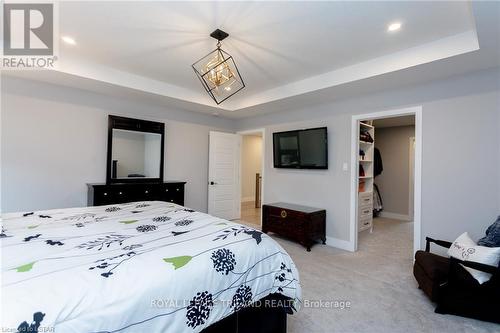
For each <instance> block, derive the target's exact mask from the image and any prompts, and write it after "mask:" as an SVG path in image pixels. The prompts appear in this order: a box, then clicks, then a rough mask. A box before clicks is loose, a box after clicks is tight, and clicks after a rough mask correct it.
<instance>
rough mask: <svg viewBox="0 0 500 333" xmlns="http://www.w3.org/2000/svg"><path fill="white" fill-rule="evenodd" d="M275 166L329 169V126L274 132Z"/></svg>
mask: <svg viewBox="0 0 500 333" xmlns="http://www.w3.org/2000/svg"><path fill="white" fill-rule="evenodd" d="M273 146H274V167H275V168H287V169H328V138H327V128H326V127H320V128H310V129H303V130H296V131H287V132H278V133H273Z"/></svg>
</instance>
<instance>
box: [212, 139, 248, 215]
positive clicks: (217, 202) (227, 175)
mask: <svg viewBox="0 0 500 333" xmlns="http://www.w3.org/2000/svg"><path fill="white" fill-rule="evenodd" d="M209 142H210V143H209V158H208V213H209V214H210V215H213V216H217V217H220V218H224V219H227V220H234V219H239V218H240V206H241V189H240V149H241V136H240V135H238V134H231V133H223V132H213V131H211V132H210V140H209Z"/></svg>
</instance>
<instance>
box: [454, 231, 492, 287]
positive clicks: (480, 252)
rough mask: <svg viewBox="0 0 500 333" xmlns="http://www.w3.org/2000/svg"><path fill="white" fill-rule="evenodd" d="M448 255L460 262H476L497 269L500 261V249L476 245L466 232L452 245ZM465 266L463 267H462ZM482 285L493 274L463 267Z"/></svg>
mask: <svg viewBox="0 0 500 333" xmlns="http://www.w3.org/2000/svg"><path fill="white" fill-rule="evenodd" d="M448 255H449V256H450V257H453V258H457V259H460V260H467V261H474V262H479V263H482V264H486V265H490V266H494V267H497V266H498V262H499V261H500V247H486V246H479V245H476V242H474V241H473V240H472V239H471V238H470V237H469V234H468V233H466V232H464V233H463V234H461V235H460V236H458V238H457V239H456V240H455V241H454V242H453V243H452V244H451V246H450V249H449V250H448ZM462 266H463V265H462ZM463 267H464V268H465V269H466V270H467V271H468V272H469V273H470V274H471V275H472V276H473V277H474V279H476V280H477V282H479V283H480V284H483V283H485V282H486V281H488V280H489V279H490V278H491V274H489V273H485V272H481V271H479V270H477V269H472V268H469V267H465V266H463Z"/></svg>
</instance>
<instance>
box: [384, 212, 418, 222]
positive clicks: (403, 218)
mask: <svg viewBox="0 0 500 333" xmlns="http://www.w3.org/2000/svg"><path fill="white" fill-rule="evenodd" d="M379 216H380V217H384V218H386V219H393V220H401V221H411V218H410V216H409V215H405V214H398V213H391V212H386V211H385V210H384V211H381V212H380V214H379Z"/></svg>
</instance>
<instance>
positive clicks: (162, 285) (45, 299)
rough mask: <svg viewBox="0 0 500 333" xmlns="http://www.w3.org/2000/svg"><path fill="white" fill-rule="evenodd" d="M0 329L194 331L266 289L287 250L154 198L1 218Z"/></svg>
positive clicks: (289, 265)
mask: <svg viewBox="0 0 500 333" xmlns="http://www.w3.org/2000/svg"><path fill="white" fill-rule="evenodd" d="M2 220H3V221H2V232H1V234H0V237H1V238H0V244H1V250H2V264H1V268H2V281H1V284H2V290H1V291H2V318H1V320H2V324H1V326H2V329H4V330H5V329H7V330H8V331H11V332H16V331H17V330H19V331H20V332H21V331H25V332H26V331H30V330H31V331H33V332H36V331H37V330H38V331H40V332H42V331H49V332H63V333H69V332H175V333H181V332H200V331H201V330H203V329H204V328H206V327H207V326H209V325H211V324H213V323H215V322H217V321H219V320H221V319H222V318H224V317H226V316H228V315H230V314H231V313H233V312H235V311H237V310H239V309H241V308H242V307H244V306H246V305H248V304H250V303H252V302H255V301H257V300H259V299H261V298H263V297H265V296H267V295H268V294H270V293H281V294H283V295H285V296H288V297H290V298H291V299H293V300H294V302H293V306H292V307H293V308H294V310H297V309H298V305H299V303H300V297H301V291H300V284H299V275H298V272H297V270H296V267H295V265H294V263H293V261H292V259H291V258H290V256H289V255H288V254H287V253H286V252H285V251H284V250H283V249H282V248H281V247H280V246H279V245H278V244H277V243H276V242H275V241H274V240H272V239H271V238H270V237H268V236H267V235H265V234H263V233H261V232H260V231H257V230H255V229H252V228H249V227H246V226H242V225H240V224H237V223H232V222H229V221H227V220H223V219H219V218H216V217H213V216H210V215H207V214H203V213H199V212H196V211H193V210H191V209H188V208H185V207H182V206H178V205H175V204H171V203H165V202H159V201H150V202H135V203H128V204H120V205H112V206H100V207H84V208H70V209H56V210H47V211H36V212H25V213H12V214H4V215H2Z"/></svg>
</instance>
